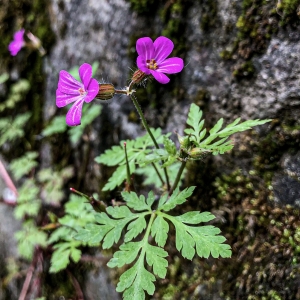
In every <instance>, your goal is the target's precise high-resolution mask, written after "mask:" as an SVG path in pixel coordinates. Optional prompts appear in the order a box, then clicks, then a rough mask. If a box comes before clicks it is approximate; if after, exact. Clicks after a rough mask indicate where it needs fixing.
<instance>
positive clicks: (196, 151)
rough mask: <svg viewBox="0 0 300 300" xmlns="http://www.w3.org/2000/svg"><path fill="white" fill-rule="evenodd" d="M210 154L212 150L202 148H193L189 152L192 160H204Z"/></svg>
mask: <svg viewBox="0 0 300 300" xmlns="http://www.w3.org/2000/svg"><path fill="white" fill-rule="evenodd" d="M210 153H211V150H206V149H202V148H193V149H191V150H190V151H189V152H188V154H189V156H190V158H191V159H194V160H201V159H204V158H205V157H206V156H207V155H208V154H210Z"/></svg>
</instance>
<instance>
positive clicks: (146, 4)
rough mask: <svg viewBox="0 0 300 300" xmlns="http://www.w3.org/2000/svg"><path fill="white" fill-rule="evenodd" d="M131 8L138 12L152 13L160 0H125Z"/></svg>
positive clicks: (142, 13)
mask: <svg viewBox="0 0 300 300" xmlns="http://www.w3.org/2000/svg"><path fill="white" fill-rule="evenodd" d="M127 2H129V3H130V7H131V9H132V10H134V11H136V12H137V13H138V14H141V15H144V14H154V13H155V11H156V8H157V5H158V4H159V2H161V1H160V0H127Z"/></svg>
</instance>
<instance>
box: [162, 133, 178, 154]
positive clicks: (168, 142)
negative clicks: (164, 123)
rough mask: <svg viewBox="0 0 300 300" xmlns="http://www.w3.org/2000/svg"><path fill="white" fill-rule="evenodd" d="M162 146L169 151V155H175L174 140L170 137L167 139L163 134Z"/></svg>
mask: <svg viewBox="0 0 300 300" xmlns="http://www.w3.org/2000/svg"><path fill="white" fill-rule="evenodd" d="M164 146H165V149H166V150H167V152H168V153H169V155H172V156H175V155H176V152H177V149H176V146H175V144H174V142H173V141H172V140H171V139H169V138H168V137H167V136H164Z"/></svg>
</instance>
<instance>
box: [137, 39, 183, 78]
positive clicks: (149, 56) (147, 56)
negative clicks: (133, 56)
mask: <svg viewBox="0 0 300 300" xmlns="http://www.w3.org/2000/svg"><path fill="white" fill-rule="evenodd" d="M173 48H174V44H173V42H172V41H171V40H170V39H168V38H166V37H164V36H160V37H158V38H157V39H156V40H155V41H154V42H153V41H152V40H151V39H150V38H149V37H143V38H140V39H138V40H137V42H136V51H137V53H138V54H139V56H138V58H137V61H136V62H137V65H138V68H139V69H140V70H141V71H142V72H144V73H145V74H147V75H150V74H151V75H152V76H153V77H154V78H155V79H156V80H157V81H158V82H160V83H163V84H165V83H168V82H169V81H170V79H169V77H167V76H166V75H165V74H164V73H166V74H174V73H178V72H180V71H181V70H182V69H183V60H182V59H181V58H179V57H171V58H167V57H168V56H169V55H170V54H171V52H172V51H173Z"/></svg>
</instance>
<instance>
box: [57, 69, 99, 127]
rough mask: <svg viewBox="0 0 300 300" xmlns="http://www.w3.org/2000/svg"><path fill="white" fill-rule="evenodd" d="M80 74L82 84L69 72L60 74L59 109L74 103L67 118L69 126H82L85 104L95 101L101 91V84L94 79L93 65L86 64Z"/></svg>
mask: <svg viewBox="0 0 300 300" xmlns="http://www.w3.org/2000/svg"><path fill="white" fill-rule="evenodd" d="M78 72H79V76H80V79H81V81H82V83H81V82H79V81H77V80H76V79H75V78H74V77H73V76H72V75H71V74H69V73H68V72H67V71H64V70H62V71H60V72H59V80H58V87H57V90H56V105H57V107H64V106H66V105H68V104H70V103H73V102H74V104H73V105H72V107H71V108H70V110H69V111H68V113H67V116H66V123H67V124H68V125H69V126H76V125H80V124H81V121H80V120H81V114H82V105H83V102H87V103H89V102H91V101H92V100H94V99H95V97H96V96H97V94H98V91H99V83H98V82H97V80H96V79H93V78H92V66H91V65H89V64H87V63H84V64H83V65H81V66H80V68H79V71H78Z"/></svg>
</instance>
